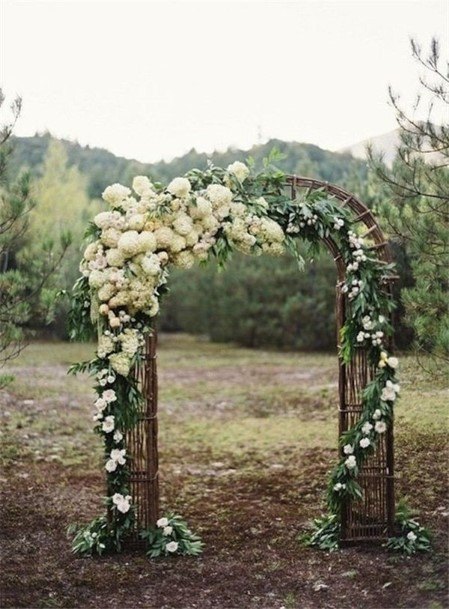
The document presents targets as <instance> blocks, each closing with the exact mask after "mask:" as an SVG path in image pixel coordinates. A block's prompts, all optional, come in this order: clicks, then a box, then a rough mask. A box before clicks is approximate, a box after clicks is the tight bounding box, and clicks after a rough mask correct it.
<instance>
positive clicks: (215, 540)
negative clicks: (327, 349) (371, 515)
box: [1, 336, 449, 609]
mask: <svg viewBox="0 0 449 609" xmlns="http://www.w3.org/2000/svg"><path fill="white" fill-rule="evenodd" d="M160 343H161V344H160V351H159V375H160V451H161V455H160V466H161V490H162V507H163V509H165V508H170V509H175V510H178V511H180V512H181V513H182V514H183V515H184V516H185V517H186V518H187V520H188V521H189V523H190V525H191V526H192V528H193V529H195V530H196V531H198V532H199V533H200V534H201V535H202V537H203V539H204V541H205V542H206V548H205V552H204V554H203V556H202V557H201V558H199V559H188V558H174V559H172V560H166V559H164V560H159V561H153V562H150V561H148V560H147V559H146V558H145V557H144V556H142V555H141V554H139V553H130V552H129V553H125V554H122V555H120V556H112V557H106V558H102V559H80V558H75V557H74V556H73V555H72V554H71V553H70V545H69V542H68V541H67V539H66V537H65V530H66V527H67V525H68V524H69V523H71V522H73V521H80V520H81V521H87V520H88V519H90V518H92V517H93V516H95V515H96V514H97V513H99V512H101V509H102V508H101V495H102V493H103V492H104V489H103V477H102V473H101V464H100V461H101V446H100V445H99V440H98V438H97V437H96V436H94V434H92V433H91V431H90V428H91V409H92V406H91V402H92V400H91V398H92V395H93V394H92V391H91V387H90V380H89V379H88V378H87V377H79V378H73V377H68V376H66V368H67V366H68V364H69V363H71V362H73V361H77V360H80V359H87V358H88V357H90V355H91V352H92V347H90V346H89V345H67V344H59V343H36V344H33V345H31V346H30V347H29V348H28V349H27V350H26V351H25V352H24V353H23V354H22V355H21V357H20V359H19V360H17V361H16V362H14V365H12V366H11V367H10V371H11V372H12V373H14V374H15V375H16V380H15V381H14V383H13V384H12V385H10V386H9V387H8V390H7V391H5V392H3V395H2V396H1V402H2V424H1V437H2V444H3V448H2V463H3V467H2V474H1V482H2V487H3V491H2V492H3V498H2V512H3V518H2V538H3V561H2V572H3V575H2V578H3V583H2V606H5V607H38V608H44V607H77V608H78V607H79V608H90V607H95V608H98V609H100V608H105V607H117V608H118V607H120V608H121V609H127V608H134V607H144V608H147V609H153V608H154V609H156V608H158V609H191V608H192V609H193V608H198V609H203V608H204V609H208V608H214V609H221V608H223V609H225V608H229V609H246V608H253V607H257V608H262V609H281V607H284V608H285V609H296V608H298V609H299V608H301V609H307V608H321V607H326V608H329V609H344V608H348V609H349V608H351V609H352V608H353V607H355V606H357V605H358V604H363V606H364V608H365V609H368V608H371V607H372V608H382V609H389V608H396V607H403V608H405V607H420V608H421V607H423V608H428V609H441V608H442V607H445V606H446V600H445V599H446V594H447V589H446V586H447V576H446V565H447V562H446V559H447V556H446V552H445V550H446V545H447V534H446V530H447V516H448V514H449V509H448V507H447V475H446V472H447V465H448V464H447V439H446V438H447V412H448V409H447V398H448V390H447V388H445V387H444V386H443V385H442V384H433V383H432V382H430V381H428V380H426V378H425V377H424V375H423V374H422V373H421V372H420V371H419V370H417V369H416V367H415V365H414V363H413V360H412V359H409V358H403V360H402V368H401V377H402V386H403V397H402V399H401V401H400V403H399V405H398V407H397V413H396V421H397V423H396V467H397V472H398V480H397V495H398V496H401V495H408V496H409V497H410V502H411V503H412V504H413V506H415V507H417V508H418V509H419V511H420V519H421V520H422V522H423V523H425V524H426V525H427V526H429V527H430V528H431V529H432V531H433V533H434V544H433V552H432V554H429V555H425V556H418V557H414V558H412V559H407V558H403V557H399V556H396V555H390V554H388V553H387V552H386V551H385V550H384V549H383V548H379V547H369V548H352V549H345V550H342V551H340V552H337V553H334V554H326V553H322V552H319V551H315V550H311V549H306V548H304V547H302V546H301V545H300V544H299V543H298V540H297V537H298V534H300V533H301V532H303V530H304V528H305V527H306V525H307V523H308V522H309V521H310V519H311V518H312V517H314V516H316V515H318V514H319V513H320V510H321V508H322V506H323V496H324V489H325V483H326V474H327V472H328V470H329V469H330V468H331V467H332V465H333V463H334V462H335V458H336V450H335V444H336V434H337V412H336V389H337V387H336V359H335V357H334V356H332V355H323V354H302V353H301V354H294V353H289V354H285V353H271V352H264V351H249V350H244V349H236V348H234V347H232V346H228V345H216V344H210V343H208V342H203V341H200V340H198V339H193V338H191V337H188V336H175V337H162V339H161V341H160Z"/></svg>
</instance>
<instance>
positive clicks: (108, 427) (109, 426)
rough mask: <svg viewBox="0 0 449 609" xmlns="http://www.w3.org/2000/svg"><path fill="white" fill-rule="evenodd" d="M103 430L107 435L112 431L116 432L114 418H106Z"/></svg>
mask: <svg viewBox="0 0 449 609" xmlns="http://www.w3.org/2000/svg"><path fill="white" fill-rule="evenodd" d="M102 429H103V431H104V432H105V433H111V431H114V417H113V416H112V415H110V416H107V417H105V419H104V421H103V425H102Z"/></svg>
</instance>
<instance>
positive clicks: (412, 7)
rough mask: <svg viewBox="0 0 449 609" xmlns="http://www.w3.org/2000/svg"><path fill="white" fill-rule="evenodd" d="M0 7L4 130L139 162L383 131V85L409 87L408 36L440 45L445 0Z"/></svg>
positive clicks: (336, 143)
mask: <svg viewBox="0 0 449 609" xmlns="http://www.w3.org/2000/svg"><path fill="white" fill-rule="evenodd" d="M0 2H1V24H2V26H1V28H2V31H1V40H2V42H1V49H0V50H1V64H0V70H1V72H0V75H1V78H0V83H1V84H2V86H3V87H4V89H5V92H6V94H7V95H8V97H9V98H12V96H13V95H14V94H16V93H20V94H21V95H22V96H23V99H24V110H23V114H22V117H21V120H20V123H19V125H18V127H17V129H16V134H17V135H32V134H33V133H34V132H35V131H44V130H46V129H48V130H49V131H51V132H52V133H53V134H55V135H56V136H58V137H66V138H69V139H77V140H78V141H79V142H80V143H81V144H90V145H92V146H100V147H104V148H107V149H109V150H111V151H112V152H114V153H115V154H118V155H122V156H126V157H133V158H137V159H139V160H141V161H155V160H158V159H160V158H166V159H169V158H171V157H173V156H178V155H181V154H183V153H184V152H186V151H187V150H189V149H190V148H192V147H195V148H196V149H197V150H199V151H211V150H213V149H220V150H221V149H224V148H226V147H228V146H239V147H243V148H249V147H250V146H251V145H252V144H254V143H256V142H257V141H259V140H260V137H261V138H262V140H263V141H265V140H266V139H268V138H269V137H277V138H281V139H285V140H296V141H303V142H312V143H314V144H318V145H319V146H322V147H323V148H329V149H338V148H341V147H343V146H345V145H348V144H352V143H355V142H357V141H359V140H362V139H365V138H368V137H370V136H373V135H378V134H380V133H383V132H386V131H389V130H390V129H393V128H395V126H396V124H395V121H394V115H393V111H392V109H391V108H390V106H389V105H388V95H387V87H388V85H389V84H392V85H393V86H394V87H395V89H396V90H398V91H400V92H401V93H402V94H403V96H404V98H405V99H409V100H411V99H412V98H413V96H414V94H415V92H416V90H417V74H418V72H419V71H418V68H417V66H416V65H415V63H414V62H413V60H412V59H411V55H410V49H409V43H408V40H409V37H410V36H411V35H412V36H415V37H417V38H418V40H419V41H420V42H421V43H422V45H423V46H424V47H426V46H427V45H428V43H429V41H430V38H431V36H437V37H438V38H439V39H440V41H441V43H442V47H443V50H445V48H446V49H447V44H448V25H447V24H448V16H449V15H448V12H449V11H448V6H449V3H447V2H446V1H445V0H438V1H437V0H435V1H434V0H415V1H413V0H385V1H384V0H377V1H372V0H357V1H343V0H334V1H330V0H328V1H321V0H297V1H296V2H251V1H246V2H214V1H212V0H209V1H207V2H197V3H194V2H168V1H167V2H153V1H150V0H147V1H143V0H142V1H140V2H132V1H126V0H122V1H120V2H110V1H106V0H104V1H101V0H97V1H96V2H95V1H92V0H90V1H88V2H87V1H83V0H78V1H77V2H69V1H63V0H53V1H47V2H42V1H39V0H0ZM260 132H261V135H260Z"/></svg>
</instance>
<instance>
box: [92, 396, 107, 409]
mask: <svg viewBox="0 0 449 609" xmlns="http://www.w3.org/2000/svg"><path fill="white" fill-rule="evenodd" d="M107 405H108V403H107V402H106V400H104V399H103V398H98V399H97V400H95V402H94V406H95V408H96V409H97V410H104V409H105V408H106V406H107Z"/></svg>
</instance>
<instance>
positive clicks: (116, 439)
mask: <svg viewBox="0 0 449 609" xmlns="http://www.w3.org/2000/svg"><path fill="white" fill-rule="evenodd" d="M112 437H113V438H114V442H115V443H117V444H118V443H119V442H121V441H122V440H123V434H122V432H121V431H119V430H118V429H116V430H115V431H114V435H113V436H112Z"/></svg>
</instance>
